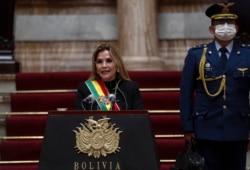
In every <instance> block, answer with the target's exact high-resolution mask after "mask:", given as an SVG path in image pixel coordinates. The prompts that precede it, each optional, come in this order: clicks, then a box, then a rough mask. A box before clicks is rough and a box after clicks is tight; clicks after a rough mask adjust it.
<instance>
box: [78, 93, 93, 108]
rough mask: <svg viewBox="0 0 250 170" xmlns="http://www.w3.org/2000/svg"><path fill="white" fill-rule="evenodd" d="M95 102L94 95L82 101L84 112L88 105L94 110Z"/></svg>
mask: <svg viewBox="0 0 250 170" xmlns="http://www.w3.org/2000/svg"><path fill="white" fill-rule="evenodd" d="M94 101H95V98H94V95H93V94H90V95H88V96H87V97H85V98H84V99H82V102H81V105H82V108H83V110H86V108H85V104H86V103H87V104H91V110H92V107H93V103H94Z"/></svg>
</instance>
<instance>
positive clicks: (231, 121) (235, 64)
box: [180, 42, 250, 141]
mask: <svg viewBox="0 0 250 170" xmlns="http://www.w3.org/2000/svg"><path fill="white" fill-rule="evenodd" d="M204 46H206V47H207V52H206V62H205V67H204V75H205V77H206V78H214V77H217V76H221V75H226V99H225V100H224V99H223V94H222V93H223V92H222V93H221V94H219V95H218V96H216V97H210V96H208V95H207V94H206V93H205V90H204V87H203V84H202V81H201V80H197V78H198V77H199V63H200V59H201V56H202V52H203V48H204ZM242 70H244V71H242ZM220 83H221V79H219V80H214V81H209V82H207V83H206V84H207V89H208V90H209V92H210V93H216V92H217V91H218V88H219V86H220ZM180 88H181V95H180V111H181V121H182V126H183V131H184V132H194V133H195V136H196V138H197V139H206V140H216V141H239V140H247V139H248V133H249V113H250V108H249V88H250V48H249V47H248V46H244V45H241V44H238V43H234V45H233V49H232V52H231V54H230V56H229V59H228V61H227V65H226V67H225V68H224V69H222V67H221V66H220V58H219V54H218V52H217V50H216V48H215V43H214V42H211V43H209V44H207V45H201V46H198V47H195V48H192V49H190V50H189V51H188V54H187V56H186V59H185V64H184V67H183V72H182V79H181V86H180Z"/></svg>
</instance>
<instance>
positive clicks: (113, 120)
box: [38, 110, 159, 170]
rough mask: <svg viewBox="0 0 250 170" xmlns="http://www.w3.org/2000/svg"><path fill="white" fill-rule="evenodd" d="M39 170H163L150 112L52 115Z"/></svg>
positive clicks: (62, 112)
mask: <svg viewBox="0 0 250 170" xmlns="http://www.w3.org/2000/svg"><path fill="white" fill-rule="evenodd" d="M38 169H39V170H59V169H60V170H159V159H158V157H157V151H156V146H155V140H154V135H153V133H152V130H151V125H150V119H149V115H148V112H147V111H132V110H131V111H51V112H49V115H48V119H47V124H46V129H45V136H44V140H43V145H42V151H41V156H40V161H39V168H38Z"/></svg>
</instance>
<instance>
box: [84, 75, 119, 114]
mask: <svg viewBox="0 0 250 170" xmlns="http://www.w3.org/2000/svg"><path fill="white" fill-rule="evenodd" d="M85 83H86V85H87V87H88V88H89V90H90V92H91V93H92V94H93V95H94V98H95V100H96V102H97V103H98V106H99V107H100V108H101V110H111V109H112V103H111V102H110V100H109V92H108V90H107V88H106V86H105V84H104V82H103V81H102V80H98V81H97V80H87V81H85ZM113 109H114V110H120V108H119V106H118V105H117V103H114V105H113Z"/></svg>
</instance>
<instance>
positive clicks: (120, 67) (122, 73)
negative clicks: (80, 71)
mask: <svg viewBox="0 0 250 170" xmlns="http://www.w3.org/2000/svg"><path fill="white" fill-rule="evenodd" d="M105 50H107V51H109V54H110V56H111V57H112V59H113V61H114V63H115V64H116V66H117V70H116V72H117V75H118V76H119V77H120V78H121V79H122V80H130V78H129V75H128V72H127V70H126V68H125V65H124V63H123V61H122V58H121V56H120V55H119V54H118V52H117V51H116V50H115V48H114V47H113V46H111V45H110V44H106V43H104V44H100V45H99V46H98V47H97V48H96V50H95V51H94V53H93V55H92V72H91V74H90V77H89V79H90V80H98V79H100V76H99V75H98V74H97V71H96V64H95V62H96V59H97V56H98V54H99V53H100V52H103V51H105Z"/></svg>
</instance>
